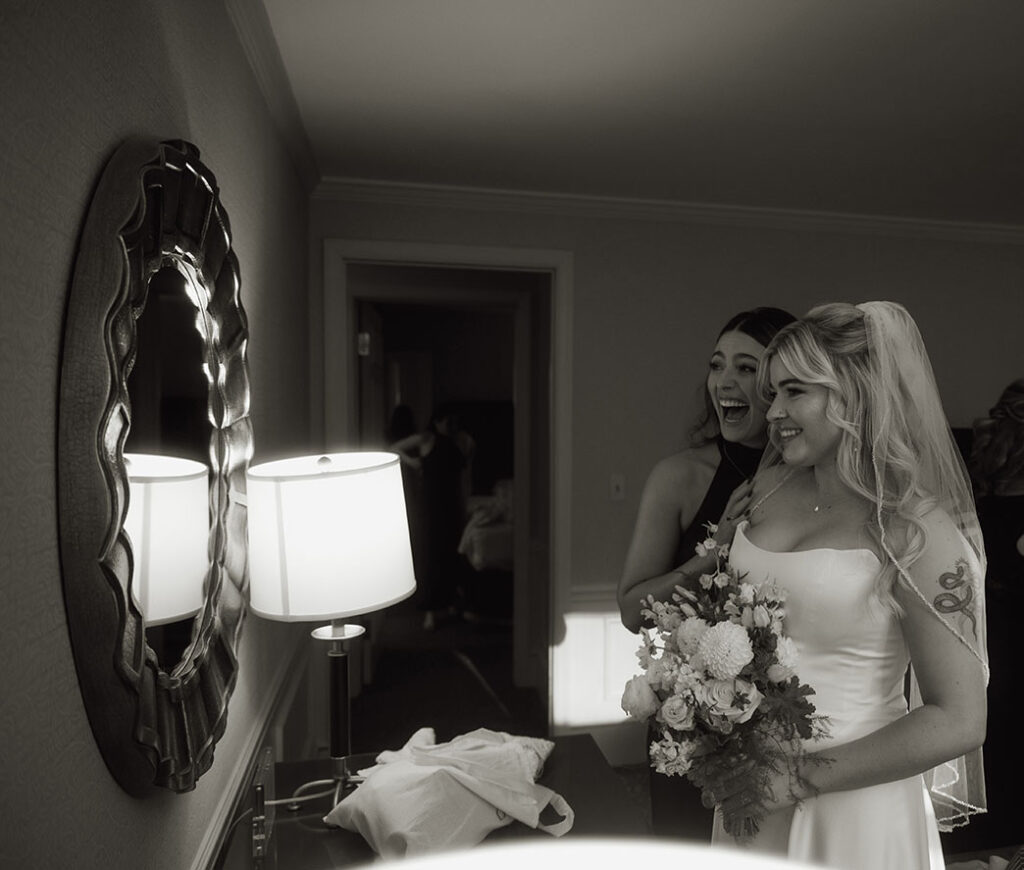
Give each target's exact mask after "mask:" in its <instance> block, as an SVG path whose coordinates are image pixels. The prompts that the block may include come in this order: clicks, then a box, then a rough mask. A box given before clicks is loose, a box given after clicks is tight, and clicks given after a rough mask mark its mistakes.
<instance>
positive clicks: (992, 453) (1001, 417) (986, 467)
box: [967, 378, 1024, 496]
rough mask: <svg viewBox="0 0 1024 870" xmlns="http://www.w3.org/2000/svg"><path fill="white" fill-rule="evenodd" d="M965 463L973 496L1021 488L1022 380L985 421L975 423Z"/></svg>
mask: <svg viewBox="0 0 1024 870" xmlns="http://www.w3.org/2000/svg"><path fill="white" fill-rule="evenodd" d="M973 428H974V438H973V441H972V444H971V458H970V461H969V462H968V463H967V468H968V471H970V473H971V481H972V482H973V483H974V489H975V492H976V493H977V494H978V495H979V496H981V495H989V494H992V495H1001V494H1002V493H1003V492H1005V491H1007V490H1009V489H1011V488H1019V487H1020V486H1021V485H1022V484H1024V378H1018V379H1017V380H1015V381H1014V382H1013V383H1012V384H1010V385H1009V386H1008V387H1007V388H1006V389H1005V390H1003V394H1002V395H1001V396H1000V397H999V401H998V402H996V404H995V406H994V407H993V408H992V409H991V410H990V411H989V412H988V416H987V417H982V418H980V419H978V420H975V421H974V427H973Z"/></svg>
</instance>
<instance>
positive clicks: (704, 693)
mask: <svg viewBox="0 0 1024 870" xmlns="http://www.w3.org/2000/svg"><path fill="white" fill-rule="evenodd" d="M707 528H708V532H709V537H708V539H707V540H706V541H704V542H703V543H701V544H698V546H697V552H698V554H699V555H702V556H703V555H707V554H710V553H713V554H714V555H715V557H716V558H715V563H716V570H715V571H714V573H711V574H703V575H702V576H701V577H700V578H699V582H698V584H697V588H696V589H695V590H689V589H685V588H683V587H681V586H677V587H676V591H675V593H674V594H673V596H672V601H671V602H660V601H655V600H654V599H653V598H652V597H650V596H649V597H648V599H647V606H646V607H644V608H643V609H642V610H641V613H642V615H643V616H644V618H645V619H646V620H647V621H649V622H651V623H653V626H654V627H653V629H649V628H646V627H645V628H642V629H641V635H642V638H643V643H642V645H641V647H640V650H639V651H638V652H637V658H639V660H640V666H641V668H642V669H643V673H642V674H639V675H637V676H635V677H633V678H632V679H630V680H629V681H628V682H627V683H626V688H625V691H624V693H623V696H622V709H623V710H624V711H625V712H626V713H627V714H628V715H629V716H630V717H632V718H635V719H639V720H641V721H649V720H651V719H653V722H654V725H655V730H656V732H657V733H659V734H660V739H659V740H656V741H654V742H652V743H651V746H650V757H651V766H652V767H654V769H655V770H657V771H658V772H659V773H663V774H667V775H669V776H686V777H687V778H688V779H689V780H690V781H691V782H692V783H693V784H694V785H696V786H697V787H698V788H702V787H703V786H704V785H705V784H707V783H708V781H709V778H710V777H711V776H712V775H713V774H714V772H715V771H721V770H722V769H728V770H730V771H731V775H732V776H736V775H739V776H741V777H743V779H742V780H741V782H740V785H741V788H742V790H743V791H744V792H746V793H748V794H751V795H753V796H754V800H753V802H752V804H751V807H750V808H749V809H748V810H746V811H745V816H744V818H743V820H742V822H740V823H738V824H737V825H735V826H734V825H733V824H732V820H730V819H728V818H727V819H726V830H727V831H728V832H729V833H732V834H734V835H736V836H740V837H742V836H750V835H753V834H754V833H756V832H757V830H758V822H759V820H760V819H761V818H763V809H759V806H761V805H762V802H761V800H760V799H761V798H762V797H763V798H767V797H768V792H769V784H768V783H769V778H770V776H771V774H772V773H773V772H774V773H779V772H781V771H784V770H786V771H788V772H789V773H790V775H791V776H792V777H795V778H799V769H800V766H799V764H798V763H796V762H798V761H799V760H800V759H801V757H802V755H803V748H802V747H803V743H802V741H803V740H809V739H818V738H820V737H822V736H824V735H825V734H826V733H827V727H826V721H825V719H824V717H821V716H819V715H817V714H816V713H815V711H814V705H813V704H812V703H811V702H810V701H809V700H808V696H809V695H813V694H814V690H813V689H812V688H811V687H810V686H808V685H805V684H801V683H800V679H799V677H798V676H797V675H796V672H795V668H796V664H797V658H798V653H797V648H796V644H795V643H794V642H793V640H792V639H791V638H789V637H787V636H786V635H784V634H783V633H782V622H783V618H784V617H785V615H786V611H785V607H784V599H785V593H784V591H783V590H781V589H779V588H778V587H776V586H775V585H774V584H764V585H762V586H760V587H755V586H753V585H752V584H749V583H745V582H743V578H742V577H740V576H738V575H737V573H736V571H735V570H734V569H733V568H731V566H729V565H728V564H724V565H723V561H724V560H726V559H727V558H728V554H729V545H728V544H725V545H722V546H718V545H717V544H716V542H715V541H714V538H713V535H714V533H715V532H716V531H717V528H716V527H715V526H714V525H711V524H709V525H708V527H707ZM737 771H739V774H737ZM743 771H746V773H744V772H743ZM733 827H738V828H739V829H737V830H732V829H731V828H733Z"/></svg>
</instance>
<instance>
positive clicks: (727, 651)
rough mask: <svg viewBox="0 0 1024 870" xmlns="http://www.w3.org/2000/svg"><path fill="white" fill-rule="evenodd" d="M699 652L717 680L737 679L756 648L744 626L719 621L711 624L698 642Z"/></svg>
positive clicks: (710, 672)
mask: <svg viewBox="0 0 1024 870" xmlns="http://www.w3.org/2000/svg"><path fill="white" fill-rule="evenodd" d="M697 654H698V655H699V656H700V658H701V660H702V661H703V663H704V667H705V669H706V670H707V672H708V673H709V674H711V676H713V677H714V678H715V679H716V680H732V679H735V678H736V676H737V675H738V674H739V672H740V671H742V670H743V668H744V666H746V665H747V664H748V663H749V662H750V661H751V660H752V659H753V658H754V650H753V647H751V645H750V638H749V637H748V636H747V631H746V629H745V628H743V626H741V625H737V624H736V623H735V622H719V623H717V624H716V625H713V626H711V628H709V629H708V630H707V631H706V632H704V634H703V635H701V638H700V641H699V642H698V644H697Z"/></svg>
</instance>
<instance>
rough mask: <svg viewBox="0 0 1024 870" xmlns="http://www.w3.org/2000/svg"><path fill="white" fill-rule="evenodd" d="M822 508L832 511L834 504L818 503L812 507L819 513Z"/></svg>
mask: <svg viewBox="0 0 1024 870" xmlns="http://www.w3.org/2000/svg"><path fill="white" fill-rule="evenodd" d="M822 509H824V510H827V511H830V510H832V505H830V504H816V505H815V506H814V507H813V508H811V510H813V511H814V512H815V513H817V512H818V511H820V510H822Z"/></svg>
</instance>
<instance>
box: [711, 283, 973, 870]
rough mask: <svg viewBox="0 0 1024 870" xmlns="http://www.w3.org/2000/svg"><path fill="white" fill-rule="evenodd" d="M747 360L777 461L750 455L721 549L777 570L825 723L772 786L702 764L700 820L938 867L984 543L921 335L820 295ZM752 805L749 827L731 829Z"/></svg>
mask: <svg viewBox="0 0 1024 870" xmlns="http://www.w3.org/2000/svg"><path fill="white" fill-rule="evenodd" d="M761 366H762V370H761V372H760V377H761V379H762V382H763V384H764V387H765V389H766V392H767V394H768V397H769V398H770V399H771V407H770V409H769V411H768V415H767V416H768V420H769V423H770V427H771V437H772V444H773V445H774V447H775V448H776V450H777V455H778V458H779V459H781V462H779V463H778V464H774V465H773V464H770V463H769V465H767V466H765V467H763V469H762V471H761V473H759V475H758V478H757V481H756V483H755V492H754V495H753V496H752V502H753V505H754V506H753V508H752V509H751V510H750V511H748V517H749V519H748V521H747V522H743V523H741V524H740V525H739V527H738V528H737V530H736V533H735V537H734V539H733V542H732V548H731V553H730V562H731V564H732V565H733V567H734V568H736V569H737V570H738V571H739V572H740V573H741V574H744V573H745V574H747V575H748V576H747V578H746V579H747V581H748V582H751V583H755V584H757V583H761V582H764V581H767V580H772V581H774V582H776V583H777V584H779V585H780V586H782V587H783V588H785V589H786V590H787V592H788V594H787V599H786V609H787V618H786V623H785V630H786V631H787V633H788V634H789V635H790V636H791V637H792V638H793V639H794V640H795V641H796V643H797V645H798V647H799V649H800V662H799V665H798V667H797V672H798V674H799V677H800V681H801V682H802V683H807V684H809V685H810V686H811V687H812V688H814V689H815V695H813V696H812V697H811V699H810V700H811V701H812V702H813V703H814V704H815V707H816V708H817V711H818V712H819V713H821V714H824V715H826V716H828V717H829V724H830V735H829V737H828V738H827V739H826V740H823V741H817V742H813V743H808V744H807V745H806V746H805V750H806V754H805V756H803V758H802V759H796V760H794V764H795V765H797V766H798V770H797V775H793V772H792V771H791V772H785V771H781V772H779V773H777V774H774V775H773V777H772V783H771V784H772V789H771V791H772V796H771V798H770V799H769V800H768V802H767V804H765V803H764V802H763V801H761V800H759V799H757V798H756V797H755V796H753V795H751V794H748V793H745V792H743V791H742V790H737V789H738V788H739V787H738V786H736V785H734V783H733V782H731V781H730V779H729V778H728V774H726V775H724V776H723V778H721V779H719V780H717V781H715V782H711V783H709V784H708V786H707V787H706V788H705V800H706V801H708V802H710V803H713V804H715V805H716V820H715V834H714V839H715V841H716V842H718V843H722V844H726V845H740V846H746V847H748V848H752V849H755V850H758V851H763V852H771V853H776V854H781V855H787V856H789V857H790V858H792V859H794V860H798V861H804V862H811V863H815V864H818V865H821V866H825V867H832V868H849V870H886V868H889V870H940V868H942V867H943V866H944V861H943V856H942V846H941V843H940V840H939V830H940V828H941V829H943V830H946V829H949V828H951V827H954V826H956V825H959V824H965V823H966V821H967V818H968V817H969V815H970V814H972V813H974V812H979V811H982V812H983V811H984V808H985V804H984V785H983V782H982V778H981V776H982V775H981V770H982V768H981V761H980V748H979V747H980V745H981V743H982V741H983V740H984V734H985V687H986V683H987V678H988V666H987V661H986V652H985V621H984V593H983V579H984V548H983V545H982V541H981V534H980V530H979V528H978V525H977V520H976V516H975V514H974V503H973V499H972V497H971V490H970V484H969V482H968V478H967V475H966V472H965V471H964V468H963V463H962V461H961V460H960V457H959V453H958V452H957V450H956V447H955V445H954V443H953V440H952V438H951V435H950V432H949V427H948V424H947V422H946V419H945V416H944V414H943V412H942V408H941V403H940V401H939V397H938V391H937V389H936V387H935V382H934V377H933V375H932V371H931V365H930V363H929V362H928V358H927V354H926V352H925V350H924V345H923V342H922V341H921V337H920V334H919V333H918V331H917V328H916V325H915V324H914V322H913V320H912V319H911V317H910V315H909V314H908V313H907V312H906V310H905V309H904V308H902V306H899V305H896V304H893V303H886V302H871V303H865V304H863V305H860V306H852V305H846V304H836V305H827V306H821V307H819V308H816V309H814V310H813V311H811V312H810V313H809V314H808V315H807V316H806V317H804V318H802V319H801V320H800V321H798V322H797V323H796V324H793V325H791V326H789V327H787V328H786V329H785V330H783V331H782V332H780V333H779V335H778V336H777V337H776V338H775V340H774V341H773V342H772V343H771V345H769V347H768V349H767V351H766V352H765V356H764V359H763V360H762V363H761ZM908 669H909V670H908ZM908 674H909V679H907V680H906V684H907V685H908V686H909V687H910V691H909V693H908V694H909V696H910V701H909V704H908V700H907V698H906V696H905V694H904V688H905V677H906V676H907V675H908ZM755 806H759V809H760V812H763V813H765V814H766V815H765V817H764V818H763V819H762V821H761V822H760V826H759V831H758V833H757V834H756V835H755V836H754V837H753V838H752V839H747V840H736V839H734V838H733V837H732V836H731V835H730V833H728V831H739V830H743V822H744V820H745V819H746V818H748V817H750V816H753V815H756V814H759V813H758V812H757V811H756V810H755Z"/></svg>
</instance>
